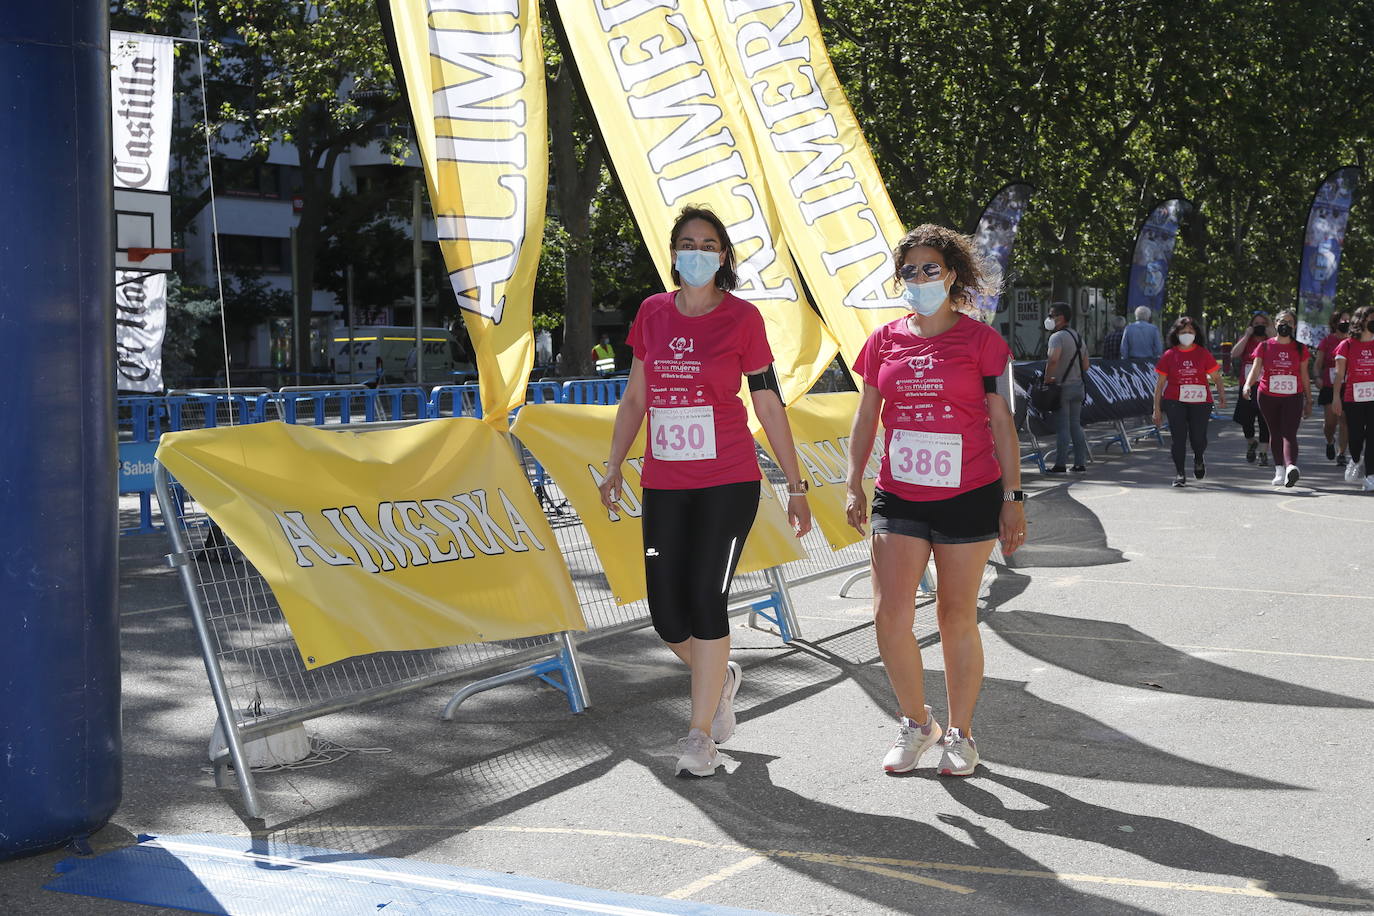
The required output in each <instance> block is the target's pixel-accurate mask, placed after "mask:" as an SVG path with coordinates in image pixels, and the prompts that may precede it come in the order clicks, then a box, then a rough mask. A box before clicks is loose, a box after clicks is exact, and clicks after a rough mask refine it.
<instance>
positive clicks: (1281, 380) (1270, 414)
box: [1240, 309, 1312, 487]
mask: <svg viewBox="0 0 1374 916" xmlns="http://www.w3.org/2000/svg"><path fill="white" fill-rule="evenodd" d="M1276 320H1277V322H1278V327H1277V328H1275V330H1276V331H1277V336H1275V337H1270V338H1269V339H1267V340H1265V341H1264V342H1263V343H1262V344H1260V345H1259V346H1258V347H1257V348H1256V349H1255V360H1254V362H1252V363H1251V364H1250V373H1249V374H1248V375H1247V376H1246V377H1245V386H1244V387H1243V388H1242V389H1241V392H1240V396H1241V397H1243V398H1249V397H1251V396H1252V394H1253V393H1254V391H1255V385H1256V383H1258V385H1259V409H1260V413H1262V414H1263V415H1264V419H1265V421H1266V422H1267V423H1268V424H1269V434H1270V436H1271V437H1272V438H1273V439H1274V486H1276V487H1277V486H1285V487H1291V486H1293V484H1295V483H1297V482H1298V478H1299V476H1300V475H1299V473H1298V424H1300V423H1301V422H1302V419H1303V417H1310V416H1312V385H1311V380H1310V379H1309V378H1308V375H1307V348H1306V347H1304V346H1303V345H1302V344H1301V343H1299V342H1298V341H1297V340H1295V339H1294V338H1293V333H1294V332H1295V331H1296V330H1297V327H1298V313H1297V312H1295V311H1293V310H1292V309H1284V310H1283V311H1282V312H1279V313H1278V315H1277V316H1276Z"/></svg>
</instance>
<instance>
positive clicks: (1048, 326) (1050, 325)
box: [1045, 318, 1054, 331]
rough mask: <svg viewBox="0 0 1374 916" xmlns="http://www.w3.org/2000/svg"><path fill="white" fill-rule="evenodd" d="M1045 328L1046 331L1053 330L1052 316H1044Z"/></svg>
mask: <svg viewBox="0 0 1374 916" xmlns="http://www.w3.org/2000/svg"><path fill="white" fill-rule="evenodd" d="M1045 330H1046V331H1053V330H1054V319H1053V318H1046V319H1045Z"/></svg>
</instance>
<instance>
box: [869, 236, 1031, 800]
mask: <svg viewBox="0 0 1374 916" xmlns="http://www.w3.org/2000/svg"><path fill="white" fill-rule="evenodd" d="M892 255H893V269H894V273H895V277H894V279H895V280H896V281H898V282H900V283H902V285H903V288H904V292H903V298H904V299H905V300H906V302H907V308H908V309H909V310H910V312H911V314H910V315H908V316H907V317H904V318H898V319H897V320H895V321H891V322H889V323H887V324H885V325H882V326H881V327H879V328H878V329H877V330H875V331H874V332H873V333H872V334H871V335H869V338H868V340H867V342H865V343H864V345H863V349H861V350H860V351H859V355H858V357H857V358H856V359H855V360H854V369H855V371H856V372H857V373H858V374H859V375H860V377H862V378H863V381H864V386H863V394H862V396H861V399H860V402H859V410H858V413H857V414H856V415H855V416H854V425H853V428H852V429H851V431H850V437H849V467H848V480H847V488H848V497H847V504H846V507H845V508H846V515H847V516H848V521H849V524H851V525H853V526H854V528H855V529H857V530H858V531H859V533H861V534H862V533H863V530H864V527H863V526H864V523H865V522H867V521H868V498H867V496H866V495H865V493H864V487H863V478H864V472H865V470H866V469H867V467H868V461H869V456H870V455H872V453H873V441H874V439H875V438H876V437H877V432H878V421H879V419H880V418H881V420H882V426H883V430H884V436H885V444H886V448H885V449H884V451H883V459H882V466H881V468H880V469H879V473H878V483H877V487H876V488H875V489H874V493H873V512H872V515H873V561H872V562H873V618H874V628H875V630H876V631H877V637H878V652H879V653H880V654H881V655H882V658H883V667H884V668H885V669H886V671H887V677H888V680H889V681H890V682H891V684H892V690H893V693H895V694H896V696H897V706H898V710H899V719H898V730H897V740H896V742H895V743H894V744H893V746H892V749H891V750H889V751H888V752H887V756H886V757H884V758H883V769H884V770H885V771H887V772H889V773H902V772H907V771H909V770H911V769H913V768H915V766H916V764H917V762H918V761H919V760H920V757H921V755H922V754H923V753H925V752H926V751H927V750H930V749H931V748H933V747H936V746H940V747H941V748H942V753H941V756H940V762H939V764H938V765H937V767H936V769H937V771H938V772H939V773H940V775H942V776H967V775H969V774H970V773H972V772H973V771H974V769H975V768H977V766H978V747H977V745H976V744H975V743H974V738H973V710H974V706H975V705H976V704H977V702H978V693H979V691H980V690H981V689H982V684H983V644H982V640H981V638H980V636H979V633H978V589H979V586H980V585H981V583H982V579H983V568H984V567H985V566H986V565H987V561H988V556H989V555H990V554H991V553H992V545H993V542H994V541H995V540H997V539H998V538H999V537H1000V538H1001V540H1002V545H1003V546H1002V549H1003V550H1004V551H1005V552H1006V553H1008V554H1010V553H1011V552H1012V551H1014V550H1016V548H1017V547H1019V546H1020V545H1021V544H1022V543H1024V541H1025V537H1026V515H1025V511H1024V506H1023V501H1024V499H1025V494H1024V493H1022V492H1021V489H1020V487H1021V454H1020V448H1019V445H1018V443H1017V438H1016V421H1015V419H1014V418H1013V417H1012V413H1011V407H1010V404H1011V394H1010V391H1009V381H1008V378H1007V367H1008V364H1009V363H1010V361H1011V351H1010V349H1009V348H1008V347H1007V343H1006V341H1005V340H1003V339H1002V337H1001V335H999V334H998V333H997V332H996V331H994V330H993V329H992V328H990V327H989V326H987V325H985V324H983V323H982V322H981V321H977V320H975V319H974V318H971V317H970V315H971V314H976V304H975V303H976V301H977V300H976V296H977V294H978V293H979V292H991V291H992V290H987V289H985V288H984V287H985V286H991V285H992V284H991V283H990V282H989V281H988V280H987V279H986V278H985V276H984V275H983V273H982V269H981V267H980V265H979V261H978V257H977V255H976V253H975V251H974V247H973V240H972V239H971V238H969V237H968V236H966V235H960V234H959V233H957V232H955V231H954V230H952V229H947V228H945V227H943V226H933V225H925V226H918V227H917V228H915V229H913V230H911V231H910V232H908V233H907V234H906V236H905V237H904V238H903V239H902V240H901V242H900V243H899V244H898V245H897V248H896V249H895V250H894V251H893V253H892ZM932 555H933V556H934V557H935V571H936V577H937V579H938V583H939V584H938V586H937V594H936V599H935V617H936V621H937V623H938V624H939V627H940V647H941V650H942V651H943V653H944V658H945V693H946V696H947V698H948V700H949V718H948V719H947V720H946V721H948V722H949V730H948V732H945V731H944V730H943V729H941V727H940V725H939V723H938V722H936V721H935V717H934V715H933V714H932V712H931V708H930V707H929V706H927V705H925V683H924V680H925V671H924V669H923V668H922V666H921V648H920V646H919V645H918V644H917V642H916V637H915V636H914V635H913V634H912V632H911V627H912V623H913V620H914V617H915V613H916V610H915V605H916V588H917V586H918V585H919V583H920V580H921V574H922V572H924V570H925V568H926V564H927V563H928V562H929V560H930V558H931V556H932ZM942 735H943V741H942V740H941V738H942Z"/></svg>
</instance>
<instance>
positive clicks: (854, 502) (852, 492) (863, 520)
mask: <svg viewBox="0 0 1374 916" xmlns="http://www.w3.org/2000/svg"><path fill="white" fill-rule="evenodd" d="M844 517H845V519H846V520H847V521H848V522H849V525H850V527H851V528H853V529H854V530H855V531H857V532H859V534H867V533H868V532H866V531H864V525H865V524H867V523H868V496H867V495H865V494H864V488H863V486H862V485H860V486H858V487H853V486H851V487H849V488H848V489H847V495H846V497H845V501H844Z"/></svg>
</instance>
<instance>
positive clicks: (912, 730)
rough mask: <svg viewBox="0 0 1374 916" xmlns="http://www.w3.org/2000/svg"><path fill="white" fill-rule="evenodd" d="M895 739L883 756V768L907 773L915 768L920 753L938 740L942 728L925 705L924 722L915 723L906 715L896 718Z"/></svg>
mask: <svg viewBox="0 0 1374 916" xmlns="http://www.w3.org/2000/svg"><path fill="white" fill-rule="evenodd" d="M897 722H898V725H897V740H896V741H895V742H893V744H892V750H890V751H888V752H887V756H886V757H884V758H883V769H884V770H886V771H887V772H889V773H907V772H910V771H911V770H913V769H915V768H916V761H918V760H920V759H921V755H922V754H924V753H925V752H926V751H928V750H930V749H931V748H932V747H934V746H935V745H936V744H938V743H939V742H940V738H941V736H942V735H944V729H942V728H940V723H939V722H936V721H935V717H934V716H932V715H931V714H930V707H929V706H927V707H926V724H925V725H924V726H921V725H917V724H916V723H915V722H913V721H911V720H910V719H909V718H907V717H906V716H902V717H901V718H900V719H898V720H897Z"/></svg>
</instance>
